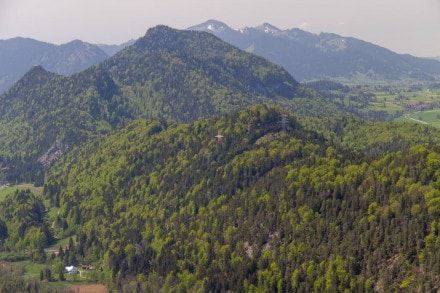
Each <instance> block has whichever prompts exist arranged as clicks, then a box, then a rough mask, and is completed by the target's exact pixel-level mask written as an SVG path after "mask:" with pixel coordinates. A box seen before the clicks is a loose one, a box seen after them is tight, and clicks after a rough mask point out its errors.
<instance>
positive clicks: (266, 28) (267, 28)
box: [255, 22, 282, 34]
mask: <svg viewBox="0 0 440 293" xmlns="http://www.w3.org/2000/svg"><path fill="white" fill-rule="evenodd" d="M255 29H256V30H259V31H261V32H265V33H267V34H277V33H280V32H282V30H280V29H279V28H277V27H275V26H273V25H271V24H270V23H267V22H265V23H263V24H262V25H259V26H257V27H255Z"/></svg>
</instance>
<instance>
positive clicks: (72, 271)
mask: <svg viewBox="0 0 440 293" xmlns="http://www.w3.org/2000/svg"><path fill="white" fill-rule="evenodd" d="M66 271H67V273H68V274H79V271H78V268H77V267H75V266H70V267H66Z"/></svg>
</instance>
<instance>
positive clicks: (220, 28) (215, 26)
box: [188, 19, 232, 33]
mask: <svg viewBox="0 0 440 293" xmlns="http://www.w3.org/2000/svg"><path fill="white" fill-rule="evenodd" d="M188 30H196V31H200V30H207V31H211V32H213V33H223V32H225V31H230V30H232V28H230V27H229V26H228V25H227V24H225V23H224V22H221V21H218V20H214V19H210V20H208V21H205V22H204V23H201V24H199V25H195V26H192V27H189V28H188Z"/></svg>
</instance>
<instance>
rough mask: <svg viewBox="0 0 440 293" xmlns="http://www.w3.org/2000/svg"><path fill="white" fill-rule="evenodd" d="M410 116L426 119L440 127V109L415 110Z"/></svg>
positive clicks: (427, 121) (425, 120)
mask: <svg viewBox="0 0 440 293" xmlns="http://www.w3.org/2000/svg"><path fill="white" fill-rule="evenodd" d="M409 117H410V118H413V119H417V120H421V121H424V122H426V123H428V124H430V125H432V126H435V127H440V110H430V111H421V112H415V113H412V114H411V115H409Z"/></svg>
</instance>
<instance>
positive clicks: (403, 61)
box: [188, 20, 440, 82]
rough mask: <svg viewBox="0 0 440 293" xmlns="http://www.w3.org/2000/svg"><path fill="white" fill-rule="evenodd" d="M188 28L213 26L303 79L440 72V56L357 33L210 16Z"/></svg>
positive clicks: (429, 77)
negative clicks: (401, 50) (234, 23)
mask: <svg viewBox="0 0 440 293" xmlns="http://www.w3.org/2000/svg"><path fill="white" fill-rule="evenodd" d="M188 29H189V30H196V31H205V32H210V33H212V34H214V35H216V36H218V37H219V38H221V39H222V40H224V41H226V42H228V43H230V44H233V45H234V46H237V47H239V48H241V49H243V50H246V51H248V52H252V53H255V54H257V55H259V56H262V57H265V58H267V59H268V60H270V61H272V62H274V63H276V64H278V65H281V66H283V67H284V68H286V70H287V71H288V72H289V73H290V74H291V75H292V76H293V77H294V78H296V79H297V80H299V81H301V82H302V81H309V80H320V79H339V80H345V81H366V80H369V81H374V80H401V79H420V80H432V79H433V78H434V77H436V76H439V75H440V62H439V61H435V60H430V59H426V58H418V57H414V56H411V55H408V54H397V53H395V52H392V51H390V50H388V49H385V48H382V47H380V46H377V45H374V44H372V43H369V42H365V41H362V40H359V39H356V38H351V37H342V36H339V35H336V34H332V33H320V34H312V33H309V32H306V31H303V30H301V29H298V28H293V29H287V30H281V29H278V28H276V27H275V26H273V25H271V24H268V23H265V24H263V25H261V26H257V27H247V28H244V29H232V28H230V27H229V26H228V25H226V24H225V23H222V22H219V21H216V20H209V21H207V22H205V23H202V24H200V25H195V26H192V27H190V28H188Z"/></svg>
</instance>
